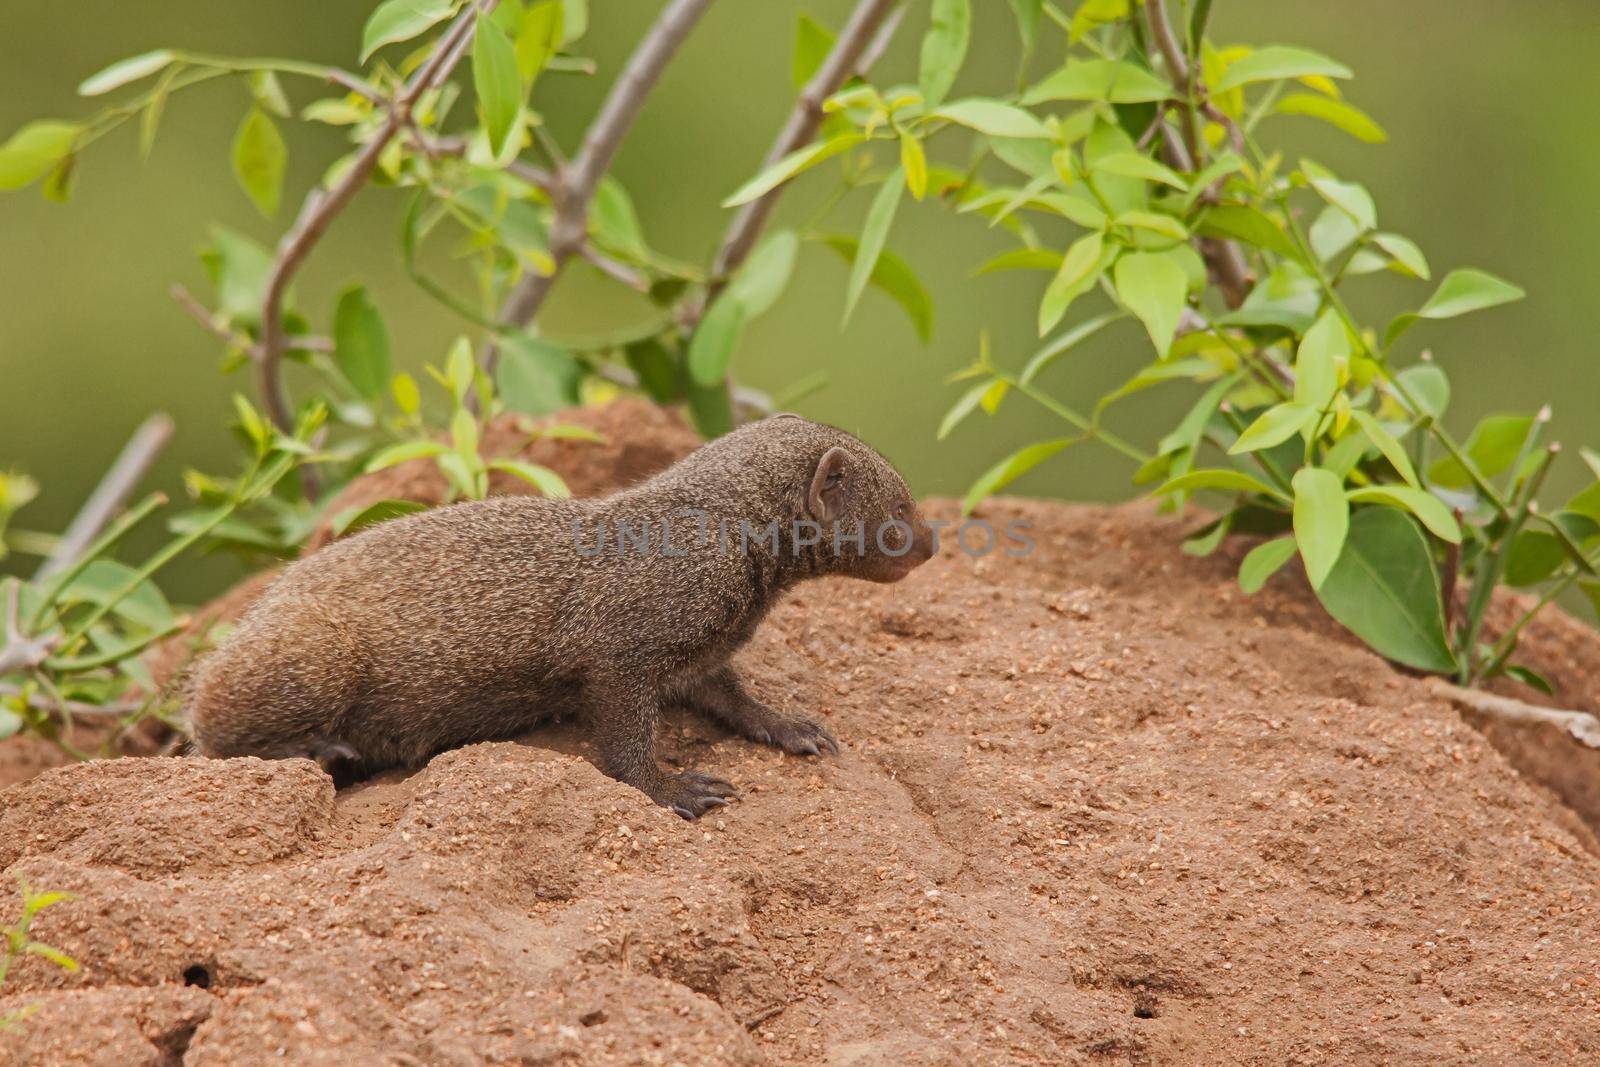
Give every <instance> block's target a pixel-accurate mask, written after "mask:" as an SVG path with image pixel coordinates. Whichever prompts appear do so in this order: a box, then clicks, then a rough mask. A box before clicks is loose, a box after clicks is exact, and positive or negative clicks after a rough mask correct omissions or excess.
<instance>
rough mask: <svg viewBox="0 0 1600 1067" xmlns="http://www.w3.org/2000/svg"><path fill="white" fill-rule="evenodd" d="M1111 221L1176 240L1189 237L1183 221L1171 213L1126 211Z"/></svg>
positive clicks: (1118, 224)
mask: <svg viewBox="0 0 1600 1067" xmlns="http://www.w3.org/2000/svg"><path fill="white" fill-rule="evenodd" d="M1111 223H1112V225H1114V226H1131V227H1134V228H1136V229H1140V230H1149V231H1150V232H1151V233H1158V234H1160V235H1161V236H1162V237H1168V238H1171V239H1172V240H1174V241H1187V240H1188V239H1189V231H1188V229H1187V228H1186V227H1185V226H1184V225H1183V223H1181V222H1179V221H1178V220H1177V219H1175V218H1173V217H1172V216H1171V215H1162V214H1158V213H1157V212H1154V211H1124V212H1123V213H1122V214H1120V215H1118V216H1117V217H1116V218H1114V219H1112V220H1111Z"/></svg>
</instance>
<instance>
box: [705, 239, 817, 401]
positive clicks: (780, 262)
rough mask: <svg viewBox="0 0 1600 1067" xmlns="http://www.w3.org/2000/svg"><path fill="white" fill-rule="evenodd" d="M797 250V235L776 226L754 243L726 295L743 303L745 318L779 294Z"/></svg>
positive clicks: (763, 311)
mask: <svg viewBox="0 0 1600 1067" xmlns="http://www.w3.org/2000/svg"><path fill="white" fill-rule="evenodd" d="M799 250H800V238H799V237H798V236H797V235H796V234H795V232H794V231H793V230H779V231H778V232H776V233H774V234H772V235H771V236H770V237H768V238H767V239H766V240H765V241H763V242H762V243H761V244H760V245H758V246H756V250H755V251H754V252H753V253H751V255H750V258H749V259H747V260H746V261H745V264H744V266H743V267H741V268H740V269H739V273H738V274H737V275H735V277H734V279H733V281H732V282H730V283H729V285H728V295H729V296H732V297H733V298H734V299H735V300H737V301H739V303H740V304H741V305H743V307H744V317H745V319H746V321H748V320H750V319H753V318H755V317H756V316H758V315H764V314H766V312H767V311H768V310H769V309H770V308H771V307H772V305H773V304H775V303H777V301H778V297H780V296H782V295H783V290H784V287H785V286H787V285H788V284H789V276H790V275H791V274H792V273H793V272H794V261H795V256H796V254H797V253H798V252H799ZM720 378H721V375H718V376H717V378H713V379H711V380H710V381H707V380H704V379H701V384H703V385H710V384H712V382H714V381H717V380H720Z"/></svg>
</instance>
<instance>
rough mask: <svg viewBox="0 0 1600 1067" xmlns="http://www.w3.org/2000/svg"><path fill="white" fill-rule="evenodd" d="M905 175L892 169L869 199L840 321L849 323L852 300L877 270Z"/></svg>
mask: <svg viewBox="0 0 1600 1067" xmlns="http://www.w3.org/2000/svg"><path fill="white" fill-rule="evenodd" d="M905 183H906V179H905V172H904V171H902V170H901V169H900V168H899V167H896V168H895V169H894V171H893V173H891V174H890V175H889V176H888V177H887V178H885V179H884V180H883V184H882V185H881V186H879V188H878V192H877V194H876V195H875V196H874V197H873V198H872V206H871V207H869V208H868V209H867V221H866V223H865V225H863V226H862V228H861V243H860V245H858V246H857V248H856V256H855V262H854V263H852V264H851V265H850V282H849V284H848V285H847V286H846V287H845V300H844V321H846V322H848V321H849V320H850V313H851V312H852V311H854V310H855V306H856V301H858V300H860V299H861V293H862V291H863V290H865V289H866V287H867V281H868V279H870V278H871V277H872V272H873V271H874V270H875V269H877V266H878V256H879V255H880V254H881V253H882V252H883V246H884V243H885V242H886V241H887V240H888V239H889V227H890V226H891V225H892V224H893V223H894V213H895V209H896V208H897V207H899V206H900V194H901V193H903V192H904V191H905Z"/></svg>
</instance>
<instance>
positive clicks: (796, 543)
mask: <svg viewBox="0 0 1600 1067" xmlns="http://www.w3.org/2000/svg"><path fill="white" fill-rule="evenodd" d="M933 551H934V538H933V535H932V531H931V530H930V528H929V526H928V524H927V523H926V522H925V521H924V520H923V518H922V516H921V514H920V512H919V511H918V509H917V506H916V504H915V502H914V501H913V500H912V499H911V494H910V492H909V491H908V490H907V488H906V484H905V481H904V480H903V479H902V478H901V477H900V475H899V473H898V472H896V471H895V469H894V468H893V467H892V466H891V465H890V464H889V462H888V461H887V460H885V459H884V458H883V457H882V456H880V455H879V454H878V453H877V452H876V451H874V450H873V449H872V448H870V447H869V446H867V445H866V444H864V443H863V442H862V441H860V440H858V439H857V438H855V437H853V436H851V435H850V434H848V433H845V432H844V431H843V430H839V429H835V428H834V427H831V426H825V425H822V424H820V423H815V422H810V421H808V420H806V419H802V418H800V417H798V416H794V415H779V416H773V417H771V418H767V419H764V420H762V421H760V422H756V423H751V424H749V425H746V426H744V427H741V428H740V429H738V430H735V431H734V432H732V433H729V434H727V435H726V436H724V437H721V438H718V439H717V440H715V441H712V442H710V443H708V444H706V445H704V446H703V447H701V448H700V449H698V450H696V451H695V452H693V453H692V454H690V455H689V456H687V457H685V458H684V459H683V460H681V461H680V462H678V463H677V464H675V465H674V466H672V467H670V468H669V469H667V470H666V471H663V472H662V473H661V474H659V475H657V476H655V477H654V478H651V479H650V480H648V481H646V482H643V483H641V484H639V485H637V486H634V487H632V488H629V489H625V490H622V491H620V492H618V493H615V494H613V495H611V496H608V497H602V498H598V499H589V500H570V499H568V500H562V499H551V498H532V497H500V498H494V499H490V500H483V501H475V502H471V503H464V504H456V505H452V506H449V507H443V508H438V509H435V510H433V511H428V512H422V513H419V514H416V515H411V516H407V517H404V518H399V519H394V520H391V521H389V522H385V523H382V524H380V525H377V526H373V527H370V528H368V529H366V530H364V531H362V532H361V533H359V534H357V535H355V536H353V537H350V538H348V539H346V540H343V541H339V542H337V543H335V544H333V545H330V546H328V547H327V548H325V549H323V550H322V551H320V552H317V553H315V554H314V555H311V556H309V557H307V558H305V559H303V560H301V561H299V562H297V563H295V564H294V565H293V566H291V567H289V568H288V569H287V570H286V571H285V572H284V573H283V575H282V576H281V577H280V578H279V579H278V580H277V581H276V582H274V583H273V585H272V586H271V587H270V588H269V589H268V590H267V592H266V593H265V594H264V595H263V596H262V598H261V600H260V601H258V602H257V603H256V604H255V606H253V607H252V608H251V609H250V611H249V612H247V613H246V615H245V616H244V618H243V619H241V620H240V622H239V625H238V626H237V628H236V629H235V630H234V632H233V633H232V634H231V635H230V636H229V637H228V639H227V640H226V641H225V642H224V643H223V644H222V645H221V646H220V647H218V648H217V649H216V650H215V651H213V652H211V653H210V654H209V655H207V656H205V657H204V658H203V659H202V660H201V661H200V663H199V665H198V667H197V668H196V671H195V674H194V677H193V680H192V683H191V685H190V687H189V692H188V695H187V701H186V703H187V710H188V714H189V718H190V723H191V726H192V731H193V735H194V741H195V747H196V750H197V751H198V752H199V754H200V755H203V756H214V757H226V756H245V755H252V756H262V757H267V758H288V757H295V756H305V757H310V758H312V759H317V760H319V761H322V762H324V764H325V765H327V764H331V763H333V762H340V761H342V762H348V763H349V764H351V765H352V767H351V770H353V771H354V772H355V773H357V774H369V773H372V772H375V771H377V770H381V769H383V768H386V767H393V766H405V767H411V766H417V765H420V764H422V763H424V762H426V761H427V759H428V758H429V757H430V756H432V755H433V754H434V753H436V752H439V751H440V750H442V749H445V748H450V747H453V746H457V745H462V744H468V743H471V742H474V741H486V740H495V739H504V738H509V737H514V736H516V735H518V734H521V733H524V732H526V731H527V730H528V729H529V728H531V727H532V726H534V725H535V724H537V723H538V722H540V721H541V720H544V719H549V718H553V717H558V716H566V715H577V716H578V717H579V720H580V721H581V722H584V723H586V724H587V725H588V729H589V731H590V733H591V734H592V736H593V739H594V741H595V745H596V749H597V757H598V759H597V762H598V763H599V765H600V767H601V768H602V769H603V770H604V771H605V772H606V773H608V774H610V775H611V776H612V777H614V778H617V779H619V780H621V781H624V782H627V783H628V784H630V785H632V786H635V787H636V788H638V789H640V790H642V791H643V792H644V793H646V794H648V795H649V796H650V797H651V798H652V799H654V800H655V801H656V802H657V803H659V804H662V805H664V806H666V807H669V808H671V809H673V810H674V811H676V812H678V813H679V814H680V815H683V816H684V817H686V818H696V817H698V816H699V815H701V814H702V813H703V812H705V811H706V810H708V809H710V808H713V807H716V806H719V805H722V804H725V803H727V799H728V798H729V797H731V796H733V795H734V789H733V786H732V785H730V784H729V783H728V782H726V781H724V780H723V779H721V778H715V777H712V776H710V775H706V774H701V773H693V772H690V773H682V774H672V773H668V772H667V771H665V770H663V769H662V768H661V767H660V765H659V764H658V763H657V762H656V758H655V755H654V735H655V726H656V720H657V718H658V715H659V711H660V708H661V707H662V706H663V705H666V704H673V703H676V704H687V705H689V706H691V707H693V708H696V709H698V710H700V711H702V712H705V713H707V714H709V715H711V716H713V717H714V718H716V719H718V720H720V721H722V722H723V723H725V724H726V725H728V726H729V727H731V728H732V729H734V730H735V731H737V732H738V733H740V734H742V735H743V736H745V737H748V738H750V739H752V740H755V741H759V742H763V743H767V744H772V745H776V746H778V747H780V748H782V749H784V750H785V751H787V752H791V753H796V754H802V753H803V754H808V755H820V754H821V753H822V752H824V751H828V752H835V753H836V752H837V751H838V743H837V742H836V741H835V740H834V737H833V734H832V733H831V732H830V731H829V730H828V728H827V727H826V726H824V725H823V724H822V723H821V722H820V721H819V720H817V719H816V718H813V717H812V716H810V715H808V714H804V713H800V712H787V711H779V710H777V709H774V708H771V707H769V706H767V705H766V704H763V703H762V702H760V701H759V700H757V699H755V698H754V697H753V696H751V695H750V693H749V692H748V691H747V690H746V689H745V687H744V685H743V683H742V682H741V681H740V679H739V677H738V675H737V674H736V673H735V672H734V671H733V669H732V667H731V666H730V665H729V658H730V657H731V656H732V654H733V653H734V652H735V651H736V650H737V649H738V648H739V647H740V646H742V645H743V644H745V643H746V642H747V641H748V640H749V639H750V637H751V635H752V634H753V633H754V632H755V629H756V627H757V625H758V624H759V623H760V622H761V620H762V618H764V617H765V615H766V614H767V612H768V611H769V610H770V609H771V608H772V606H773V604H774V603H775V602H776V601H777V599H778V598H779V597H780V596H781V595H782V594H783V593H784V592H785V591H786V590H787V589H789V588H790V587H791V586H793V585H795V584H796V583H798V582H800V581H804V580H806V579H809V578H817V577H823V576H826V575H841V576H846V577H855V578H862V579H866V580H869V581H877V582H894V581H899V580H900V579H902V578H904V577H905V576H906V575H907V574H909V573H910V572H911V571H912V570H913V569H915V568H916V567H917V566H919V565H920V564H922V563H924V562H926V561H927V560H928V559H929V558H930V557H931V556H932V555H933Z"/></svg>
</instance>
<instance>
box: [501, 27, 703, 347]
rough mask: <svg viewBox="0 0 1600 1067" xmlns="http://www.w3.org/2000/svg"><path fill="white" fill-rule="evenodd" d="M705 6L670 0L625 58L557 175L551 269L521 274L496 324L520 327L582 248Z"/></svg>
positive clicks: (536, 311)
mask: <svg viewBox="0 0 1600 1067" xmlns="http://www.w3.org/2000/svg"><path fill="white" fill-rule="evenodd" d="M710 6H711V0H672V2H671V3H670V4H668V5H667V8H666V10H665V11H663V12H662V13H661V17H660V18H659V19H657V20H656V24H655V25H654V26H652V27H651V28H650V32H649V33H647V34H646V35H645V37H644V39H643V40H642V41H640V42H639V46H638V47H637V48H635V49H634V52H633V55H632V56H630V57H629V58H628V63H627V66H625V67H623V69H622V73H621V74H620V75H618V76H617V80H616V83H615V84H614V85H612V87H611V92H610V93H609V94H608V95H607V96H606V100H605V103H604V104H603V105H601V108H600V113H599V114H598V115H597V116H595V120H594V122H593V123H591V124H590V126H589V132H588V133H587V134H585V135H584V139H583V147H582V148H581V149H579V151H578V154H577V156H576V157H575V158H574V159H573V161H572V162H571V163H570V164H569V165H567V166H566V167H563V168H562V169H561V171H560V172H559V173H558V175H557V182H556V189H555V201H556V209H555V214H554V216H553V217H552V219H551V221H550V258H551V260H552V261H553V262H554V269H552V270H551V272H550V273H549V274H528V275H526V276H524V277H523V279H522V280H521V281H520V282H518V283H517V286H516V288H514V289H513V290H512V291H511V295H510V296H509V297H508V298H507V299H506V302H505V305H504V306H503V307H502V308H501V309H500V321H501V322H503V323H505V324H506V325H508V326H513V327H524V326H527V325H528V323H530V322H532V321H533V319H534V317H535V316H536V315H538V314H539V308H540V307H541V306H542V305H543V304H544V301H545V298H546V297H547V296H549V295H550V289H551V287H552V286H553V285H554V284H555V280H556V278H557V277H559V276H560V274H561V270H562V268H563V267H565V266H566V264H567V260H568V259H570V258H571V257H572V256H573V255H574V254H575V253H577V252H578V251H580V250H581V249H582V247H583V244H584V241H585V239H586V238H587V237H588V233H589V201H590V200H592V199H593V198H594V192H595V188H596V187H597V186H598V185H599V184H600V179H601V177H603V176H604V175H605V172H606V169H607V168H608V167H610V166H611V160H612V158H613V157H614V156H615V155H616V153H617V148H618V146H619V145H621V144H622V139H623V137H624V136H626V135H627V132H628V130H629V129H630V128H631V127H632V126H633V122H634V119H636V118H638V116H639V109H640V108H641V107H643V106H644V100H645V97H646V96H648V95H649V93H650V90H651V89H652V88H653V87H654V86H655V83H656V80H657V79H658V78H660V77H661V72H662V70H663V69H665V67H666V65H667V62H668V61H669V60H670V59H671V58H672V56H673V54H674V53H676V52H677V50H678V47H679V46H680V45H681V44H683V41H684V39H685V38H686V37H688V36H689V31H690V30H692V29H693V28H694V25H695V23H696V22H698V21H699V19H700V16H701V15H703V14H704V13H705V10H706V8H708V7H710ZM498 354H499V352H498V346H496V345H494V344H492V343H491V344H490V345H489V346H488V347H487V348H486V350H485V352H484V358H483V363H484V367H485V369H486V370H490V371H492V370H493V369H494V364H495V360H496V358H497V357H498Z"/></svg>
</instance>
